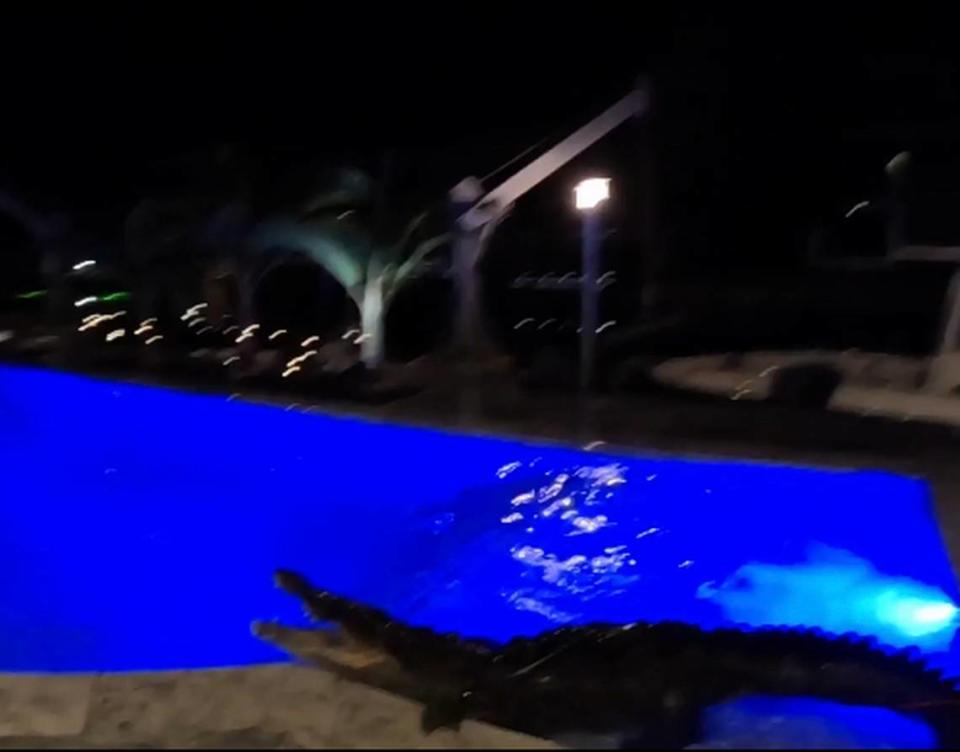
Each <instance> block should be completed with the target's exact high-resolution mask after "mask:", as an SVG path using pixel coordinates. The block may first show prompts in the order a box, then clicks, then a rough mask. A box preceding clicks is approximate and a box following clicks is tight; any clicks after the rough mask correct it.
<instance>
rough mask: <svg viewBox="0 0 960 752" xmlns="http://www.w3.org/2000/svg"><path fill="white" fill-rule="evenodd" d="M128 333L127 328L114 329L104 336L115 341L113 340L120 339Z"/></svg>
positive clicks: (108, 340) (110, 340)
mask: <svg viewBox="0 0 960 752" xmlns="http://www.w3.org/2000/svg"><path fill="white" fill-rule="evenodd" d="M126 333H127V331H126V329H114V330H113V331H112V332H107V336H106V337H104V339H106V340H107V342H113V340H115V339H119V338H120V337H122V336H123V335H125V334H126Z"/></svg>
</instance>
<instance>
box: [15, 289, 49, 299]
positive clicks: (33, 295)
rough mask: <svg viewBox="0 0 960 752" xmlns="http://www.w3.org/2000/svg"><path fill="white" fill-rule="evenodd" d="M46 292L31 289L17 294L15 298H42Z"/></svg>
mask: <svg viewBox="0 0 960 752" xmlns="http://www.w3.org/2000/svg"><path fill="white" fill-rule="evenodd" d="M46 294H47V291H46V290H31V291H30V292H22V293H20V294H19V295H17V298H19V299H20V300H33V299H34V298H42V297H43V296H44V295H46Z"/></svg>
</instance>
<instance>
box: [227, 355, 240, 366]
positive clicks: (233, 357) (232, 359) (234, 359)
mask: <svg viewBox="0 0 960 752" xmlns="http://www.w3.org/2000/svg"><path fill="white" fill-rule="evenodd" d="M238 360H240V356H239V355H231V356H230V357H229V358H227V359H226V360H225V361H223V364H224V365H225V366H228V365H230V364H231V363H236V362H237V361H238Z"/></svg>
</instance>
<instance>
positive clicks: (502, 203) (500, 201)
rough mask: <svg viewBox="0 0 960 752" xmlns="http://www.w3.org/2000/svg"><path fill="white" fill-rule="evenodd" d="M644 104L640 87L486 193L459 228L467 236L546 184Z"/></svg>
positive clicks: (645, 95)
mask: <svg viewBox="0 0 960 752" xmlns="http://www.w3.org/2000/svg"><path fill="white" fill-rule="evenodd" d="M648 104H649V95H648V93H647V90H646V89H645V88H642V87H641V88H637V89H634V90H633V91H631V92H630V93H629V94H627V96H625V97H624V98H623V99H621V100H620V101H618V102H617V103H616V104H614V105H613V106H611V107H609V108H608V109H607V110H605V111H604V112H603V113H601V114H600V115H598V116H597V117H595V118H594V119H593V120H591V121H590V122H589V123H587V124H586V125H584V126H583V127H582V128H580V129H579V130H577V131H576V132H574V133H572V134H570V135H569V136H567V137H566V138H565V139H564V140H563V141H561V142H560V143H559V144H557V145H556V146H554V147H553V148H552V149H550V150H548V151H547V152H545V153H544V154H542V155H540V156H539V157H537V159H535V160H534V161H533V162H531V163H530V164H528V165H527V166H526V167H524V168H523V169H521V170H520V171H519V172H516V173H514V174H513V175H512V176H510V177H509V178H507V179H506V180H505V181H503V182H502V183H501V184H500V185H498V186H497V187H496V188H494V189H493V190H491V191H490V192H489V193H487V194H486V195H485V196H484V197H483V198H482V199H481V200H480V201H479V203H478V204H477V205H475V206H473V207H472V208H471V209H470V210H469V211H467V212H466V213H465V214H464V215H463V216H462V217H460V219H459V222H460V225H461V227H462V228H463V229H464V230H466V231H468V232H469V231H472V230H476V229H477V228H478V227H481V226H482V225H484V224H486V223H487V222H489V221H490V220H491V219H492V218H493V217H494V216H496V215H497V214H498V213H500V212H501V211H503V210H504V209H506V208H507V207H508V206H510V204H512V203H513V202H514V201H516V200H517V199H518V198H520V196H522V195H523V194H525V193H526V192H527V191H529V190H530V189H531V188H533V187H534V186H536V185H537V184H539V183H540V182H542V181H543V180H546V179H547V178H548V177H550V175H552V174H553V173H555V172H556V171H557V170H559V169H560V168H561V167H563V166H564V165H565V164H566V163H567V162H569V161H570V160H571V159H573V158H574V157H576V156H577V155H579V154H581V153H582V152H584V151H586V150H587V149H588V148H590V147H591V146H593V144H595V143H596V142H597V141H599V140H600V139H601V138H603V137H604V136H606V135H607V134H608V133H609V132H610V131H612V130H613V129H614V128H616V127H617V126H619V125H620V124H621V123H623V122H624V121H626V120H628V119H630V118H631V117H633V116H635V115H639V114H641V113H642V112H644V111H645V110H646V109H647V106H648Z"/></svg>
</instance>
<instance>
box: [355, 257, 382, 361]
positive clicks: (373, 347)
mask: <svg viewBox="0 0 960 752" xmlns="http://www.w3.org/2000/svg"><path fill="white" fill-rule="evenodd" d="M384 303H385V301H384V295H383V275H382V274H381V273H377V274H374V275H372V276H370V277H368V278H367V282H366V284H365V285H364V287H363V300H362V302H361V304H360V326H361V329H363V337H362V339H361V341H360V357H361V359H362V360H363V363H364V365H365V366H366V367H367V368H370V369H376V368H379V367H380V366H381V365H382V364H383V360H384V355H385V353H384V349H385V348H384V331H383V329H384V318H385V316H386V307H385V305H384Z"/></svg>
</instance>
